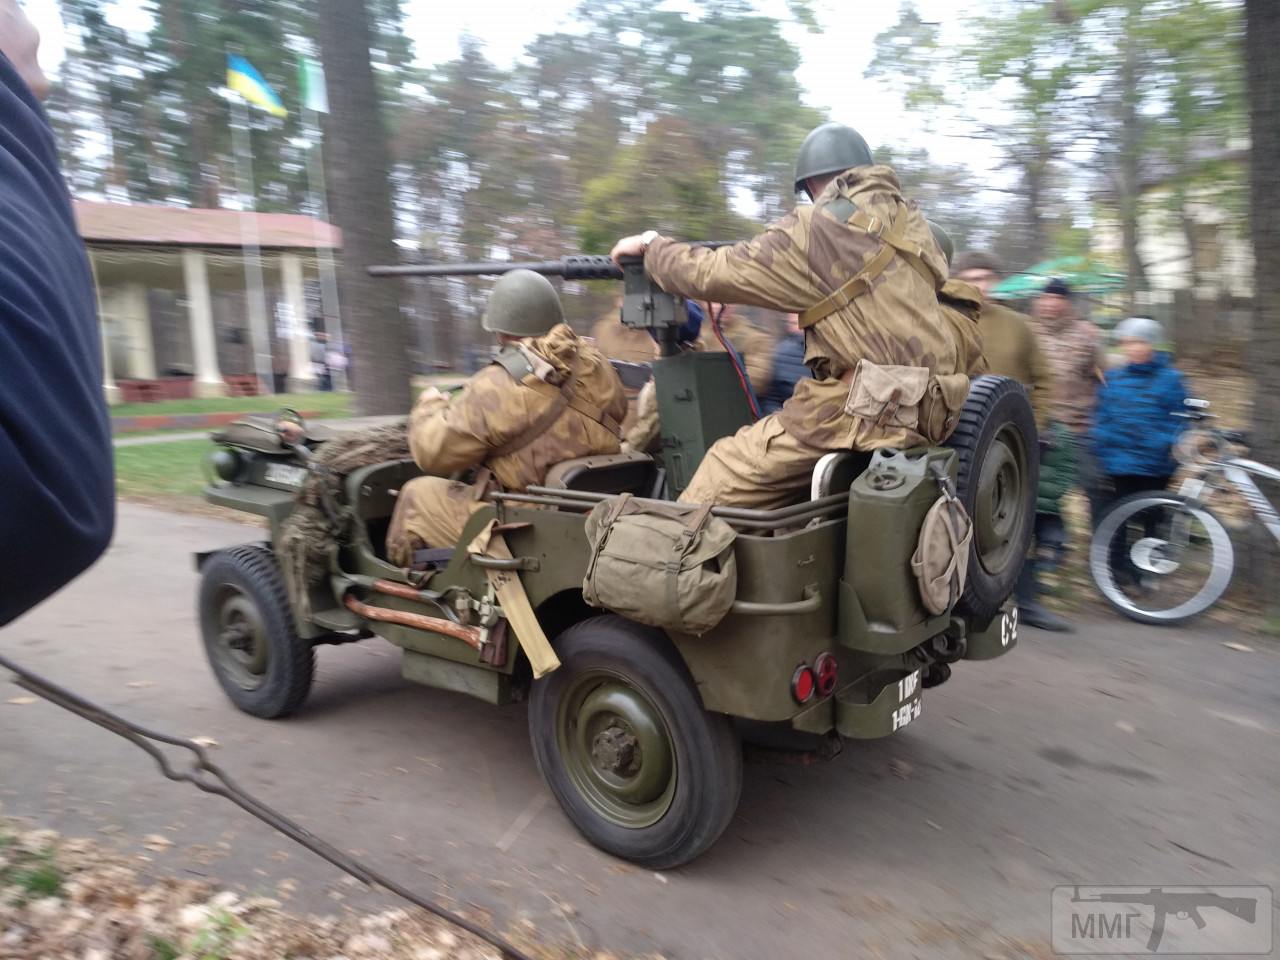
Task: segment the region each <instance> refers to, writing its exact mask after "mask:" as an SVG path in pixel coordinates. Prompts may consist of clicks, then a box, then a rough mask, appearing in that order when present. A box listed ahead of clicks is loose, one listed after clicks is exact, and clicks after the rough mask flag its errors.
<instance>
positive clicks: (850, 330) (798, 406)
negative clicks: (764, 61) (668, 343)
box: [645, 165, 967, 450]
mask: <svg viewBox="0 0 1280 960" xmlns="http://www.w3.org/2000/svg"><path fill="white" fill-rule="evenodd" d="M841 197H843V198H844V199H845V200H847V201H849V202H850V203H852V204H853V205H854V207H855V208H856V210H857V211H861V212H862V213H865V214H867V215H868V216H871V217H875V218H878V219H879V220H880V221H881V222H883V223H886V224H893V223H896V222H897V218H898V217H899V216H904V217H906V218H907V220H906V222H905V223H904V224H903V225H902V226H903V236H904V238H905V240H906V241H907V242H908V243H910V244H912V245H914V246H915V247H916V248H917V249H918V251H919V258H920V260H921V261H922V263H923V265H924V267H925V268H927V272H928V273H929V275H930V276H931V278H932V279H931V280H930V279H926V278H925V277H924V276H922V275H921V274H920V273H918V272H917V271H916V270H915V269H913V267H912V266H911V265H910V264H909V263H908V262H907V261H906V260H905V259H904V258H902V257H894V258H893V259H892V260H891V261H890V262H889V264H888V266H887V267H885V269H884V270H883V271H882V272H881V273H880V274H879V275H878V276H876V277H875V278H874V279H873V280H872V282H871V285H870V289H869V290H868V291H867V292H866V293H864V294H862V295H861V296H858V297H856V298H855V299H853V300H852V301H850V302H849V303H847V304H846V305H845V306H843V307H841V308H839V309H837V310H836V311H835V312H833V313H831V314H830V315H828V316H826V317H825V318H823V319H821V320H819V321H818V322H817V323H815V324H813V325H812V326H811V327H809V328H808V330H806V331H805V363H806V364H807V365H808V366H809V368H810V369H811V370H813V373H814V377H815V379H813V380H801V381H800V382H799V383H797V384H796V389H795V392H794V394H793V395H792V397H791V399H790V400H788V401H787V402H786V404H784V405H783V408H782V410H781V411H780V412H779V413H777V414H775V415H774V416H776V417H778V418H779V420H780V422H781V423H782V425H783V427H784V428H785V429H786V432H787V433H789V434H791V435H792V436H794V437H795V438H796V439H798V440H800V441H802V442H803V443H804V444H805V445H807V446H810V447H814V448H817V449H822V450H847V449H864V450H869V449H875V448H877V447H884V446H898V447H907V446H914V445H917V444H920V443H922V442H928V439H929V438H925V437H923V436H921V435H920V434H919V433H917V432H915V431H913V430H909V429H904V428H901V427H895V426H887V427H878V426H877V425H876V423H875V421H874V420H870V419H864V418H860V417H857V416H853V415H850V414H847V413H846V412H845V402H846V400H847V399H848V396H849V393H850V387H849V378H850V377H851V375H852V373H853V371H854V370H855V368H856V367H857V366H858V363H859V361H862V360H867V361H869V362H870V363H873V364H878V365H885V366H908V367H925V368H927V369H928V370H929V371H930V373H931V374H933V375H935V376H938V377H942V376H948V375H954V374H957V373H959V374H960V379H959V380H951V381H949V382H948V384H947V387H948V398H947V399H948V402H949V404H955V400H956V398H957V397H958V398H959V404H962V403H963V397H964V395H965V394H966V393H967V379H966V378H964V375H963V370H962V369H961V367H960V365H959V362H958V358H957V353H958V351H957V349H956V344H955V340H954V337H953V334H952V331H951V329H950V327H949V324H948V323H947V321H946V319H944V317H943V315H942V311H941V309H940V308H939V305H938V300H937V290H938V289H939V288H940V287H941V286H942V283H943V280H944V278H945V276H946V269H947V268H946V261H945V260H944V259H943V256H942V251H941V250H940V249H939V248H938V245H937V243H936V242H935V241H934V239H933V235H932V233H931V232H930V230H929V226H928V224H927V223H926V221H925V218H924V215H923V214H922V213H921V212H920V210H919V209H918V208H917V207H916V206H915V204H912V203H907V202H906V201H905V200H904V199H903V197H902V194H901V190H900V187H899V184H898V179H897V175H896V174H895V173H894V172H893V170H892V169H891V168H890V167H887V166H883V165H873V166H863V167H855V168H853V169H851V170H848V171H846V172H845V173H843V174H841V175H840V176H838V177H836V178H835V179H833V180H832V181H831V183H830V184H828V185H827V187H826V189H825V190H824V191H823V192H822V194H821V195H819V196H818V198H817V200H816V201H815V202H814V203H813V205H812V206H801V207H798V208H796V209H795V210H794V211H792V212H791V213H789V214H788V215H787V216H785V217H783V218H782V219H781V220H778V221H777V222H775V223H773V224H771V225H770V226H769V227H767V228H766V229H765V231H764V232H763V233H761V234H760V235H759V236H757V237H754V238H753V239H751V240H746V241H743V242H741V243H736V244H732V245H730V246H724V247H718V248H708V247H694V246H690V245H688V244H684V243H678V242H676V241H674V240H670V239H668V238H665V237H657V238H655V239H654V241H653V242H652V243H651V244H650V245H649V248H648V250H647V251H646V253H645V267H646V269H647V270H648V272H649V275H650V276H651V277H652V278H653V279H654V280H655V281H656V282H657V283H658V284H659V285H660V286H661V287H662V288H663V289H664V290H666V291H668V292H670V293H679V294H682V295H683V296H686V297H690V298H694V299H698V300H710V301H712V302H716V303H742V304H749V305H753V306H760V307H767V308H769V309H773V310H781V311H784V312H786V313H803V312H804V311H805V310H807V309H809V308H810V307H812V306H814V305H815V304H817V303H818V302H819V301H821V300H822V299H823V298H824V297H826V296H828V295H829V294H831V293H833V292H834V291H835V290H837V289H838V288H840V287H841V286H842V285H843V284H844V283H845V282H846V281H848V280H850V279H852V278H853V277H854V276H855V275H856V274H858V273H859V272H860V271H861V270H862V268H863V267H864V265H865V264H866V263H867V262H868V261H869V260H871V259H872V258H873V257H874V256H875V255H876V254H877V253H879V252H880V250H881V248H882V243H883V241H882V240H880V239H879V238H878V236H877V235H875V234H871V233H868V232H866V231H864V230H862V229H859V228H857V227H854V226H852V225H850V224H848V223H846V222H845V221H844V220H842V219H841V218H839V217H838V216H837V215H836V214H835V213H834V212H833V211H832V210H831V209H830V207H831V205H832V203H833V202H835V201H837V200H838V199H839V198H841ZM841 378H843V380H842V379H841ZM956 407H957V409H958V404H957V405H956ZM945 432H947V433H949V430H945ZM933 439H936V440H941V439H942V437H941V436H939V437H936V438H933Z"/></svg>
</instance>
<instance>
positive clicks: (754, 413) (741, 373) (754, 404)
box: [707, 301, 760, 420]
mask: <svg viewBox="0 0 1280 960" xmlns="http://www.w3.org/2000/svg"><path fill="white" fill-rule="evenodd" d="M726 306H727V304H723V303H722V304H720V309H719V310H712V309H711V302H710V301H707V318H708V319H709V320H710V321H711V332H712V333H714V334H715V335H716V339H717V340H719V341H720V346H722V347H724V351H725V353H727V354H729V362H730V363H732V364H733V372H734V373H736V374H737V375H738V383H739V384H741V385H742V392H743V394H744V395H745V396H746V398H747V405H748V406H750V407H751V418H752V419H753V420H759V419H760V403H759V401H757V400H756V395H755V392H754V391H753V390H752V389H751V384H749V383H748V382H747V371H746V370H745V369H744V368H743V366H742V360H741V358H740V357H739V356H738V351H737V350H735V349H734V348H733V347H732V346H730V345H729V341H728V340H726V339H725V335H724V331H723V330H721V329H720V318H721V317H723V316H724V311H725V307H726Z"/></svg>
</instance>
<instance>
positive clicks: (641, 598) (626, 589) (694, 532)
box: [582, 493, 738, 635]
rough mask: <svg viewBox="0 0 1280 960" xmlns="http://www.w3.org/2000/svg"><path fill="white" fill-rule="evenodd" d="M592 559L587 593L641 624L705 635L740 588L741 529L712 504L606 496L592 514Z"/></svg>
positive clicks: (592, 602)
mask: <svg viewBox="0 0 1280 960" xmlns="http://www.w3.org/2000/svg"><path fill="white" fill-rule="evenodd" d="M586 531H587V539H588V540H589V541H590V543H591V561H590V563H589V564H588V566H587V573H586V576H585V577H584V578H583V581H582V595H583V597H584V598H585V599H586V601H587V603H589V604H590V605H591V606H593V607H600V608H603V609H606V610H611V611H613V612H614V613H617V614H620V615H622V616H624V617H626V618H627V619H629V620H635V621H636V622H637V623H644V624H648V625H649V626H652V627H661V628H663V629H665V630H672V631H676V632H679V633H691V634H695V635H701V634H704V633H706V632H707V631H708V630H710V629H712V628H713V627H715V626H716V624H718V623H719V622H720V621H721V620H722V619H723V618H724V616H725V614H726V613H728V612H729V608H730V607H731V606H732V605H733V600H734V597H735V596H736V594H737V591H738V567H737V562H736V561H735V559H734V555H733V542H734V539H735V538H736V536H737V534H735V533H734V531H733V528H732V527H730V526H729V524H727V523H726V522H725V521H724V520H722V519H720V518H719V517H713V516H712V515H711V505H710V504H704V505H703V506H700V507H695V508H689V507H685V506H683V505H678V504H674V503H673V504H662V503H655V502H653V501H638V500H636V499H635V498H634V497H632V495H631V494H629V493H624V494H622V495H621V496H619V497H613V498H610V499H608V500H604V501H601V502H600V503H599V504H597V505H596V506H595V507H594V508H593V509H592V511H591V513H590V515H589V516H588V517H587V524H586Z"/></svg>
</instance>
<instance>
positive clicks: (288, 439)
mask: <svg viewBox="0 0 1280 960" xmlns="http://www.w3.org/2000/svg"><path fill="white" fill-rule="evenodd" d="M276 433H278V434H279V435H280V439H281V440H283V441H284V442H285V443H301V442H302V438H303V437H304V436H306V431H305V430H303V429H302V424H300V423H297V422H295V421H293V420H277V421H276Z"/></svg>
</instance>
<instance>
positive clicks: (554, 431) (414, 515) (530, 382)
mask: <svg viewBox="0 0 1280 960" xmlns="http://www.w3.org/2000/svg"><path fill="white" fill-rule="evenodd" d="M481 324H482V326H483V327H484V329H485V330H487V331H489V332H490V333H493V334H497V337H498V340H499V342H500V343H501V344H502V351H501V352H500V353H499V354H498V357H497V359H496V360H494V361H493V362H492V363H490V364H489V365H488V366H486V367H485V368H484V369H482V370H481V371H480V372H479V373H477V374H475V375H474V376H473V377H472V378H471V379H470V380H468V381H467V384H466V386H465V387H463V389H462V391H461V392H460V393H458V394H457V395H455V396H454V397H452V398H450V397H448V396H446V395H445V394H443V393H441V392H440V391H439V390H437V389H435V388H434V387H428V388H427V389H426V390H424V391H422V394H421V395H420V396H419V397H418V402H417V403H416V404H415V405H414V408H413V412H412V413H411V414H410V415H409V449H410V450H411V451H412V452H413V459H414V460H415V461H416V462H417V464H418V466H419V467H420V468H421V469H422V470H423V471H424V472H426V473H427V474H429V475H428V476H425V477H415V478H414V479H413V480H410V481H409V482H408V483H406V484H405V485H404V488H403V489H402V490H401V491H400V496H399V497H398V498H397V499H396V508H395V512H394V514H393V515H392V517H391V527H390V529H389V530H388V531H387V556H388V558H389V559H390V560H391V562H392V563H397V564H400V565H401V566H404V567H407V566H410V565H412V563H413V555H414V553H415V551H417V550H421V549H423V548H430V547H453V546H455V545H456V544H457V542H458V538H459V537H460V536H462V529H463V527H465V526H466V524H467V520H468V519H469V518H470V517H471V514H473V513H475V512H476V511H477V510H479V509H480V508H481V507H483V506H484V505H485V503H484V495H485V492H486V490H487V488H488V487H489V485H490V484H491V483H496V484H498V485H499V486H500V487H501V488H502V489H503V490H508V491H521V490H525V489H526V488H528V487H530V486H532V485H535V484H539V483H541V482H542V481H543V480H544V479H546V475H547V471H548V470H549V469H550V468H551V467H553V466H554V465H555V464H557V463H559V462H561V461H562V460H572V459H574V458H575V457H586V456H590V455H592V454H602V453H617V452H618V448H619V442H618V435H619V433H620V424H621V422H622V418H623V416H625V415H626V412H627V398H626V394H624V393H623V390H622V382H621V381H620V380H619V379H618V374H617V373H616V372H614V369H613V365H612V364H610V363H609V361H608V359H606V358H605V357H604V355H603V354H601V353H600V351H599V350H597V349H596V348H595V347H593V346H591V345H590V344H588V343H587V342H586V341H584V340H582V339H580V338H579V337H578V335H577V334H576V333H574V332H573V331H572V330H571V329H570V328H569V326H568V325H567V324H566V323H565V322H564V313H563V311H562V310H561V306H560V297H559V296H558V295H557V294H556V291H555V287H553V286H551V282H550V281H549V280H547V278H546V277H543V276H541V275H539V274H536V273H533V272H532V271H530V270H513V271H511V272H510V273H507V274H504V275H503V276H502V278H501V279H500V280H498V282H497V283H495V284H494V285H493V291H492V293H491V294H490V295H489V304H488V307H487V309H486V310H485V314H484V319H483V320H482V321H481ZM472 468H479V473H478V475H477V477H476V479H475V481H474V482H472V483H469V484H468V483H462V482H461V481H458V480H448V479H445V478H447V477H449V476H450V475H452V474H454V473H458V472H460V471H463V470H470V469H472Z"/></svg>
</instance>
